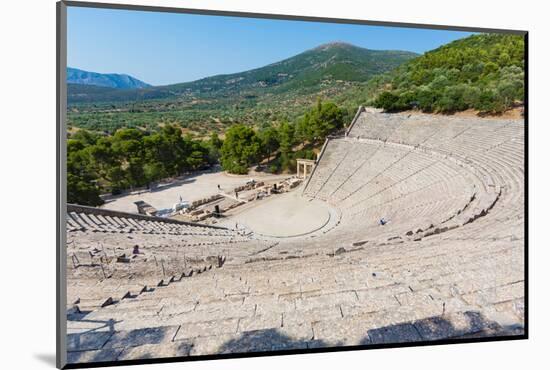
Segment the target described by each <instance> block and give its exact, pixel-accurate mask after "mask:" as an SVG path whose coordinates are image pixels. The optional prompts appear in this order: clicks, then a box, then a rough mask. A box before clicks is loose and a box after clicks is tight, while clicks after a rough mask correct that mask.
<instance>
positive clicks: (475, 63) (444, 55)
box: [371, 34, 524, 113]
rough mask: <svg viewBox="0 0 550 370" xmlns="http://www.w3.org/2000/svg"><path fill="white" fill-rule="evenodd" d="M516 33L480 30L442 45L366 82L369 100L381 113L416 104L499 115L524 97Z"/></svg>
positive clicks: (520, 42)
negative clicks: (372, 92) (372, 91)
mask: <svg viewBox="0 0 550 370" xmlns="http://www.w3.org/2000/svg"><path fill="white" fill-rule="evenodd" d="M523 81H524V41H523V37H522V36H516V35H497V34H482V35H474V36H470V37H467V38H465V39H461V40H457V41H454V42H451V43H449V44H447V45H444V46H442V47H440V48H438V49H435V50H433V51H430V52H427V53H426V54H424V55H422V56H420V57H418V58H415V59H413V60H411V61H409V62H407V63H405V64H403V65H402V66H400V67H398V68H397V69H396V70H395V71H392V72H390V73H387V74H384V75H382V76H377V77H375V78H374V79H373V80H372V81H371V85H373V87H374V89H375V90H376V91H378V93H377V95H376V97H375V99H373V101H372V103H373V105H375V106H376V107H378V108H383V109H384V110H386V111H389V112H394V111H402V110H407V109H411V108H418V109H421V110H422V111H424V112H438V113H452V112H456V111H463V110H466V109H470V108H473V109H476V110H478V111H480V112H483V113H502V112H504V111H505V110H507V109H510V108H512V107H513V106H514V105H515V104H516V103H522V102H523V99H524V82H523Z"/></svg>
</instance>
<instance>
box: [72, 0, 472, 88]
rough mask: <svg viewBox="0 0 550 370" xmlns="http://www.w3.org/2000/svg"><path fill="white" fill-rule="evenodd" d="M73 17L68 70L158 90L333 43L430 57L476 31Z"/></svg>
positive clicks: (90, 13)
mask: <svg viewBox="0 0 550 370" xmlns="http://www.w3.org/2000/svg"><path fill="white" fill-rule="evenodd" d="M67 14H68V27H67V28H68V30H67V39H68V40H67V41H68V46H67V64H68V66H70V67H75V68H80V69H84V70H87V71H93V72H100V73H126V74H129V75H132V76H134V77H136V78H138V79H140V80H143V81H145V82H147V83H150V84H152V85H166V84H171V83H177V82H186V81H193V80H196V79H199V78H203V77H208V76H212V75H217V74H225V73H234V72H241V71H245V70H248V69H252V68H257V67H262V66H264V65H266V64H270V63H273V62H277V61H279V60H282V59H285V58H288V57H291V56H293V55H296V54H299V53H301V52H303V51H305V50H307V49H311V48H314V47H316V46H318V45H320V44H323V43H327V42H331V41H343V42H348V43H351V44H354V45H357V46H361V47H364V48H368V49H378V50H390V49H391V50H409V51H414V52H417V53H423V52H425V51H428V50H431V49H434V48H436V47H438V46H440V45H443V44H446V43H448V42H450V41H452V40H455V39H458V38H462V37H466V36H468V35H469V34H470V33H468V32H457V31H440V30H426V29H410V28H395V27H375V26H366V25H348V24H328V23H319V22H302V21H286V20H270V19H252V18H236V17H221V16H205V15H191V14H173V13H155V12H143V11H128V10H110V9H92V8H75V7H69V9H68V13H67Z"/></svg>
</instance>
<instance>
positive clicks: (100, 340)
mask: <svg viewBox="0 0 550 370" xmlns="http://www.w3.org/2000/svg"><path fill="white" fill-rule="evenodd" d="M112 335H113V333H112V332H109V331H103V332H85V333H74V334H68V335H67V351H89V350H98V349H101V348H102V347H103V345H104V344H105V343H106V342H107V341H108V340H109V338H111V336H112Z"/></svg>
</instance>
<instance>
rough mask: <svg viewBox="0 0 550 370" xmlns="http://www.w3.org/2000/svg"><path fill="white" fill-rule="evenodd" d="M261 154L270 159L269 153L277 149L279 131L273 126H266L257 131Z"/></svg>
mask: <svg viewBox="0 0 550 370" xmlns="http://www.w3.org/2000/svg"><path fill="white" fill-rule="evenodd" d="M259 139H260V142H261V151H262V154H263V155H265V156H266V157H267V161H268V162H270V161H271V155H272V154H273V153H274V152H275V151H277V149H279V133H278V131H277V129H276V128H275V127H272V126H270V127H268V128H265V129H263V130H261V131H260V132H259Z"/></svg>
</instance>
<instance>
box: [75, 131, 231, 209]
mask: <svg viewBox="0 0 550 370" xmlns="http://www.w3.org/2000/svg"><path fill="white" fill-rule="evenodd" d="M221 146H222V142H221V140H220V139H219V138H218V136H217V135H216V134H213V135H212V136H211V137H210V139H209V140H196V139H193V138H192V137H191V136H189V135H186V136H184V135H182V131H181V128H180V127H178V126H175V125H166V126H164V127H162V128H161V129H160V130H159V131H157V132H148V131H142V130H138V129H134V128H126V129H119V130H117V131H116V132H115V134H114V135H112V136H106V135H100V134H97V133H93V132H90V131H86V130H79V131H77V132H76V133H75V134H73V135H71V136H70V138H69V139H68V141H67V196H68V202H70V203H78V204H88V205H94V206H95V205H99V204H101V203H102V201H101V199H100V197H99V194H100V193H102V192H107V191H110V192H112V193H113V194H116V193H118V192H120V191H122V190H124V189H131V188H134V187H142V186H149V185H150V184H151V183H153V182H155V181H158V180H161V179H164V178H167V177H170V176H176V175H179V174H181V173H184V172H186V171H193V170H197V169H199V168H201V167H204V166H206V165H209V164H213V163H215V162H217V160H218V158H219V151H220V148H221Z"/></svg>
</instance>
